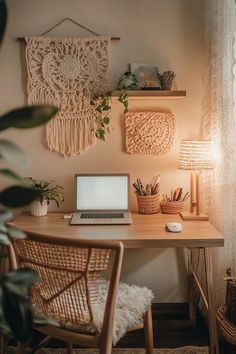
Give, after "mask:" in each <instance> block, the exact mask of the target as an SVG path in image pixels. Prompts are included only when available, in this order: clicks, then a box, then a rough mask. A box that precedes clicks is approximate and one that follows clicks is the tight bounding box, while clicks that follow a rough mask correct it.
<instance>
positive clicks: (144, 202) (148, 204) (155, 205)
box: [137, 192, 160, 214]
mask: <svg viewBox="0 0 236 354" xmlns="http://www.w3.org/2000/svg"><path fill="white" fill-rule="evenodd" d="M137 202H138V212H139V213H140V214H155V213H158V212H159V211H160V195H159V192H157V194H154V195H138V194H137Z"/></svg>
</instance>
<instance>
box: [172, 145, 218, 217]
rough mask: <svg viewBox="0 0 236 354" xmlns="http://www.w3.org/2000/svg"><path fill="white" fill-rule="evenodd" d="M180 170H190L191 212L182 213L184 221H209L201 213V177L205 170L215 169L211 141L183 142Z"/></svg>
mask: <svg viewBox="0 0 236 354" xmlns="http://www.w3.org/2000/svg"><path fill="white" fill-rule="evenodd" d="M178 168H179V169H182V170H190V171H191V173H190V212H188V213H187V212H182V213H181V216H182V218H183V219H184V220H208V216H207V215H204V214H202V213H201V199H200V195H201V191H200V175H201V172H202V171H204V170H209V169H213V168H214V160H213V155H212V150H211V142H210V140H182V141H181V143H180V152H179V159H178Z"/></svg>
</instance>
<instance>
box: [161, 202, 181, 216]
mask: <svg viewBox="0 0 236 354" xmlns="http://www.w3.org/2000/svg"><path fill="white" fill-rule="evenodd" d="M183 209H184V202H183V201H182V202H164V201H162V202H161V211H162V213H164V214H179V213H180V212H181V211H183Z"/></svg>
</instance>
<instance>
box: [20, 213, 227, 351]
mask: <svg viewBox="0 0 236 354" xmlns="http://www.w3.org/2000/svg"><path fill="white" fill-rule="evenodd" d="M132 217H133V224H132V225H86V226H74V225H73V226H71V225H69V220H68V219H64V218H63V214H61V213H51V214H49V215H47V216H43V217H34V216H30V215H29V214H21V215H19V216H17V217H16V218H15V220H14V225H15V226H17V227H18V228H20V229H22V230H24V231H26V232H34V233H38V234H43V235H48V236H54V237H62V238H65V239H71V238H72V239H74V238H78V239H79V238H81V239H83V238H86V239H91V240H95V239H96V240H98V239H100V240H119V241H122V242H123V244H124V246H125V247H126V248H142V247H158V248H168V247H187V248H188V249H189V276H190V293H189V313H190V318H192V319H195V304H194V292H193V285H195V286H196V287H197V288H198V290H199V293H200V296H201V297H202V300H203V304H204V305H205V308H206V311H207V313H208V327H209V337H210V354H218V342H217V332H216V321H215V305H214V291H213V264H212V247H223V246H224V239H223V236H222V235H221V234H220V232H219V231H218V230H216V229H215V227H214V226H213V225H212V224H211V223H210V222H208V221H183V220H182V219H181V218H180V216H178V215H165V214H154V215H141V214H133V215H132ZM170 221H176V222H181V223H182V225H183V231H182V232H181V233H170V232H167V231H165V223H167V222H170ZM199 252H202V253H203V257H204V267H205V278H206V295H205V292H204V290H203V288H202V286H201V283H200V281H199V278H198V274H197V269H196V268H197V265H196V262H195V256H196V253H199Z"/></svg>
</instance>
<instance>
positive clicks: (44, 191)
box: [24, 177, 64, 216]
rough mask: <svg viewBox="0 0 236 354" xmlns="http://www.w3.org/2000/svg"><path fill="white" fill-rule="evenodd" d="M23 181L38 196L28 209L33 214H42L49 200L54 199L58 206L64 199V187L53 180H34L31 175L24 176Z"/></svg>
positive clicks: (45, 210)
mask: <svg viewBox="0 0 236 354" xmlns="http://www.w3.org/2000/svg"><path fill="white" fill-rule="evenodd" d="M24 181H25V183H26V185H27V186H28V187H29V188H32V189H34V190H35V191H36V192H37V193H38V195H39V197H38V199H37V200H35V201H34V202H33V203H32V204H31V206H30V211H31V214H32V215H34V216H44V215H46V214H47V211H48V204H49V203H50V201H51V200H53V201H55V202H56V204H57V207H59V206H60V205H61V204H62V203H63V201H64V188H63V187H62V186H59V185H58V184H56V183H55V181H53V180H52V181H49V182H47V181H43V180H39V181H38V180H35V179H33V178H31V177H25V178H24Z"/></svg>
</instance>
